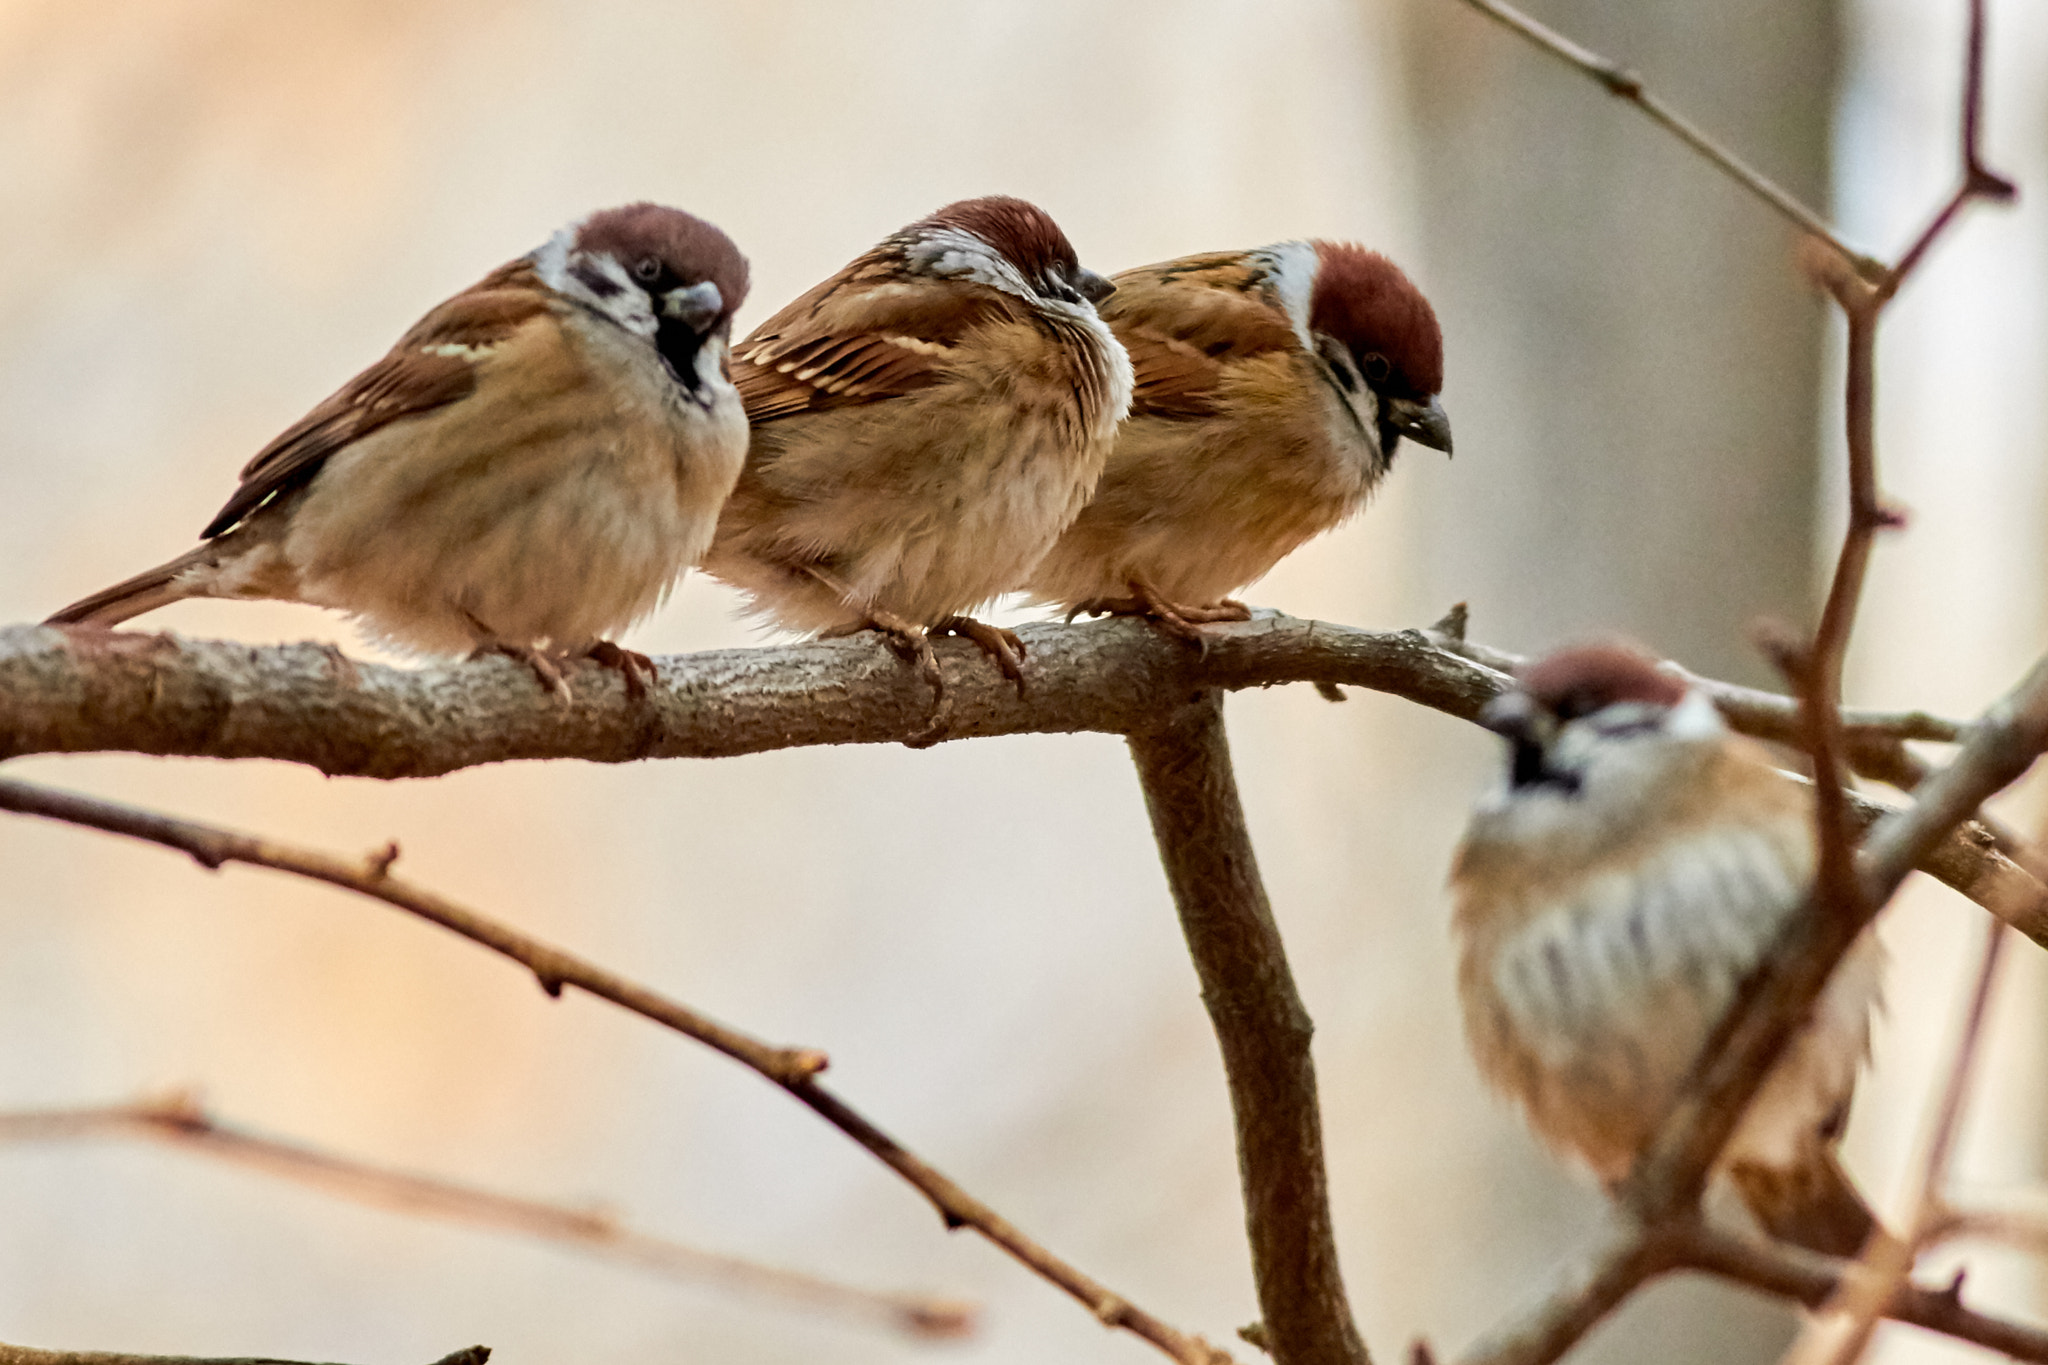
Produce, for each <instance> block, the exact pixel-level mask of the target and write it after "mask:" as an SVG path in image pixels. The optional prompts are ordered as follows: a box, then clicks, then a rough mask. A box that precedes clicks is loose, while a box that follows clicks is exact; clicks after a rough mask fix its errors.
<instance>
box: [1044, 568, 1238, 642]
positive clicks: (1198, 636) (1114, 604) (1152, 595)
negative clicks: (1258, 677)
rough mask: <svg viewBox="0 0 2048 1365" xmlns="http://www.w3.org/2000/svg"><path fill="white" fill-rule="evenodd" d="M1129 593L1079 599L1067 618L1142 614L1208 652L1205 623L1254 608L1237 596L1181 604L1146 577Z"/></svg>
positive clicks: (1234, 617) (1136, 580)
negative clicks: (1197, 603) (1163, 592)
mask: <svg viewBox="0 0 2048 1365" xmlns="http://www.w3.org/2000/svg"><path fill="white" fill-rule="evenodd" d="M1130 589H1131V595H1130V596H1129V597H1093V598H1090V599H1089V600H1088V601H1086V602H1081V603H1078V604H1077V605H1076V606H1075V607H1074V608H1073V609H1072V610H1071V611H1069V612H1068V613H1067V619H1068V620H1069V621H1071V620H1073V619H1074V618H1075V617H1076V616H1143V617H1146V618H1148V619H1150V620H1153V621H1157V622H1158V623H1159V627H1160V629H1161V630H1164V631H1165V632H1166V633H1167V634H1168V635H1171V636H1173V637H1174V638H1175V639H1178V640H1185V641H1187V642H1188V643H1189V644H1191V645H1193V646H1195V647H1196V648H1197V649H1199V650H1201V652H1202V653H1203V654H1207V653H1208V652H1209V637H1208V636H1207V635H1206V634H1204V633H1203V631H1202V627H1203V626H1204V625H1207V624H1209V623H1210V622H1212V621H1249V620H1251V619H1252V609H1251V608H1250V607H1248V606H1246V605H1245V604H1244V603H1242V602H1239V601H1237V600H1235V599H1234V598H1229V597H1226V598H1223V599H1222V600H1221V601H1219V602H1217V603H1215V604H1214V605H1212V606H1206V607H1202V606H1192V605H1186V606H1184V605H1182V604H1180V603H1178V602H1169V601H1167V600H1166V598H1165V597H1164V596H1162V595H1161V594H1160V593H1159V591H1158V590H1157V589H1156V588H1154V587H1153V586H1152V585H1151V584H1150V583H1149V582H1147V581H1146V580H1145V579H1143V578H1133V579H1131V581H1130Z"/></svg>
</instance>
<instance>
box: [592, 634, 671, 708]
mask: <svg viewBox="0 0 2048 1365" xmlns="http://www.w3.org/2000/svg"><path fill="white" fill-rule="evenodd" d="M583 657H584V658H586V659H588V660H590V661H591V662H592V663H594V664H596V665H597V666H598V667H599V668H614V669H617V670H618V672H619V676H620V678H622V679H623V680H624V681H625V684H626V699H627V700H628V701H645V700H646V699H647V688H648V686H649V685H650V684H652V683H653V682H654V681H655V672H654V660H652V659H650V658H648V657H647V656H646V655H645V654H642V653H641V652H640V651H639V650H637V649H621V648H620V647H619V646H617V645H615V644H613V643H612V642H611V641H610V640H599V641H598V642H597V643H595V644H593V645H592V646H591V647H590V648H589V649H586V650H584V651H583Z"/></svg>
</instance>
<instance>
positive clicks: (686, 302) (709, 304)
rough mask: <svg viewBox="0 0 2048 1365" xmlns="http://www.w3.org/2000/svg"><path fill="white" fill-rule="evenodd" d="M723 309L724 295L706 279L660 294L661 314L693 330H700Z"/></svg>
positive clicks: (705, 327)
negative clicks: (702, 281) (684, 287)
mask: <svg viewBox="0 0 2048 1365" xmlns="http://www.w3.org/2000/svg"><path fill="white" fill-rule="evenodd" d="M724 311H725V296H724V295H722V294H720V293H719V292H718V286H717V285H715V284H713V283H712V282H711V281H709V280H706V281H704V283H702V284H693V285H691V286H690V287H689V288H687V289H671V290H669V291H668V292H667V293H666V294H663V295H662V296H661V315H662V316H663V317H665V318H674V319H675V320H676V321H677V322H680V323H682V324H683V326H685V327H687V328H689V329H690V330H691V331H693V332H702V331H704V330H705V329H707V328H708V327H710V326H711V324H712V322H713V321H714V320H715V319H716V318H717V317H718V315H719V314H720V313H722V312H724Z"/></svg>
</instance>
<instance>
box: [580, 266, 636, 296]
mask: <svg viewBox="0 0 2048 1365" xmlns="http://www.w3.org/2000/svg"><path fill="white" fill-rule="evenodd" d="M569 273H570V274H571V275H574V276H575V277H576V279H577V280H578V281H579V282H580V283H581V284H582V285H583V287H584V288H585V289H588V290H589V291H590V292H591V293H592V294H595V295H596V296H597V297H598V298H601V299H609V298H616V297H617V296H618V295H620V294H623V293H625V292H626V291H625V287H624V286H623V285H621V284H620V283H619V282H618V281H617V280H615V279H613V278H612V277H611V276H609V275H607V274H605V273H604V272H603V271H602V270H599V269H597V268H596V267H595V266H590V265H572V266H570V267H569Z"/></svg>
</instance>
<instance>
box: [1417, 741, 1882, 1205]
mask: <svg viewBox="0 0 2048 1365" xmlns="http://www.w3.org/2000/svg"><path fill="white" fill-rule="evenodd" d="M1693 758H1694V759H1695V760H1697V763H1696V766H1695V765H1694V764H1687V765H1684V766H1683V768H1679V769H1674V770H1673V771H1672V772H1670V773H1669V774H1667V776H1668V778H1669V779H1670V781H1671V782H1672V784H1673V785H1674V786H1679V785H1682V786H1683V789H1684V790H1683V793H1682V794H1681V795H1676V796H1673V795H1671V794H1670V793H1668V792H1666V793H1660V792H1656V791H1638V792H1633V793H1618V794H1617V795H1618V796H1624V797H1625V798H1626V799H1627V800H1628V802H1629V805H1628V808H1627V809H1626V811H1623V810H1621V809H1619V808H1617V809H1616V810H1613V811H1610V812H1609V814H1610V815H1612V816H1613V818H1612V819H1610V820H1609V821H1607V822H1606V823H1605V825H1604V827H1599V828H1595V829H1591V830H1590V831H1589V833H1588V836H1587V838H1586V839H1585V840H1584V841H1583V842H1582V843H1581V846H1580V847H1579V848H1577V849H1576V850H1572V851H1571V852H1570V853H1568V854H1565V847H1564V841H1560V840H1557V839H1555V838H1535V837H1532V838H1530V839H1528V840H1527V841H1521V840H1517V839H1514V838H1506V839H1490V838H1488V837H1487V832H1485V831H1482V830H1480V828H1479V825H1478V823H1477V822H1475V836H1470V837H1468V844H1467V846H1466V849H1465V852H1464V854H1463V856H1462V857H1461V860H1460V864H1459V866H1458V868H1457V869H1456V871H1455V872H1454V875H1453V886H1454V890H1455V892H1456V894H1457V898H1458V903H1457V912H1456V920H1457V925H1458V928H1459V932H1460V939H1461V943H1460V947H1461V956H1460V962H1459V984H1460V994H1461V997H1462V1000H1463V1004H1464V1007H1465V1017H1466V1028H1467V1031H1468V1033H1469V1035H1470V1037H1471V1040H1472V1044H1473V1051H1474V1054H1475V1056H1476V1057H1477V1058H1478V1059H1479V1062H1480V1066H1481V1070H1482V1071H1483V1072H1484V1073H1485V1074H1486V1077H1487V1079H1488V1080H1489V1081H1490V1082H1491V1083H1492V1084H1494V1085H1495V1086H1496V1087H1498V1088H1499V1089H1501V1090H1502V1091H1504V1092H1505V1093H1507V1094H1509V1095H1511V1096H1512V1097H1514V1098H1515V1099H1516V1100H1517V1101H1519V1102H1520V1103H1521V1104H1522V1105H1523V1107H1524V1108H1525V1109H1526V1110H1527V1112H1528V1115H1529V1119H1530V1123H1531V1125H1532V1126H1533V1127H1534V1128H1535V1130H1536V1131H1537V1133H1538V1134H1539V1135H1540V1136H1542V1137H1543V1138H1544V1139H1545V1140H1546V1141H1547V1142H1549V1143H1550V1144H1551V1145H1552V1146H1554V1147H1556V1148H1558V1149H1560V1150H1562V1151H1565V1152H1568V1153H1571V1154H1573V1155H1575V1156H1577V1157H1578V1158H1579V1159H1581V1160H1583V1161H1584V1162H1585V1163H1586V1164H1587V1165H1588V1166H1589V1167H1591V1168H1592V1170H1593V1172H1594V1174H1595V1175H1596V1176H1598V1177H1599V1178H1600V1179H1601V1180H1602V1181H1603V1182H1606V1183H1613V1182H1615V1181H1618V1180H1620V1179H1621V1178H1622V1177H1624V1176H1625V1175H1626V1174H1627V1173H1628V1170H1629V1167H1630V1165H1631V1164H1632V1163H1633V1161H1634V1159H1635V1157H1636V1155H1637V1153H1638V1152H1639V1151H1640V1150H1641V1149H1642V1147H1643V1146H1644V1145H1645V1144H1646V1143H1647V1142H1648V1141H1649V1139H1650V1138H1651V1136H1653V1134H1654V1133H1655V1131H1656V1128H1657V1126H1658V1124H1659V1123H1660V1122H1661V1121H1662V1119H1663V1118H1664V1116H1665V1115H1666V1114H1667V1113H1668V1112H1669V1111H1670V1108H1671V1106H1672V1104H1673V1103H1674V1102H1675V1100H1676V1097H1677V1094H1678V1091H1679V1088H1680V1086H1681V1085H1682V1083H1683V1082H1684V1079H1685V1077H1686V1076H1687V1074H1688V1073H1689V1072H1690V1070H1691V1068H1692V1066H1693V1064H1694V1061H1695V1060H1696V1058H1697V1056H1698V1053H1699V1050H1700V1048H1701V1047H1702V1046H1703V1045H1704V1044H1705V1041H1706V1039H1707V1037H1708V1034H1709V1033H1710V1031H1711V1030H1712V1029H1713V1027H1714V1026H1715V1024H1716V1022H1717V1021H1718V1020H1719V1018H1720V1015H1721V1013H1722V1011H1723V1010H1725V1008H1726V1007H1727V1004H1728V1002H1729V1001H1730V1000H1731V999H1732V998H1733V995H1734V992H1735V990H1736V988H1737V986H1738V985H1739V983H1740V982H1741V980H1742V979H1743V977H1744V976H1745V975H1746V974H1747V973H1748V972H1749V971H1750V970H1751V969H1752V968H1753V967H1755V965H1756V964H1757V963H1758V962H1759V961H1760V960H1761V955H1762V953H1763V951H1764V950H1765V949H1766V948H1767V947H1768V946H1769V944H1770V943H1771V942H1772V941H1773V940H1774V939H1775V937H1776V933H1777V930H1778V929H1779V928H1780V927H1781V926H1782V925H1783V924H1784V923H1785V922H1786V920H1787V918H1788V917H1789V916H1790V915H1791V914H1792V912H1793V911H1794V910H1795V909H1796V908H1797V906H1798V905H1799V904H1800V901H1801V898H1802V897H1803V895H1804V894H1805V890H1806V887H1807V884H1808V880H1809V878H1810V876H1811V870H1812V866H1813V851H1812V837H1813V836H1812V825H1811V816H1810V805H1809V798H1808V796H1807V794H1806V792H1805V791H1804V790H1803V789H1801V788H1800V787H1798V786H1797V785H1796V784H1795V783H1793V782H1792V781H1791V779H1789V778H1788V777H1786V776H1785V775H1783V774H1780V773H1777V772H1775V771H1772V770H1771V769H1770V768H1769V767H1768V765H1767V764H1766V763H1765V762H1764V761H1763V760H1762V758H1761V757H1760V755H1759V752H1758V751H1756V750H1754V749H1753V748H1752V746H1749V745H1748V744H1747V743H1745V742H1742V741H1725V742H1724V743H1723V744H1722V745H1719V746H1714V747H1713V748H1712V749H1711V750H1701V751H1695V753H1694V754H1693ZM1646 812H1658V813H1659V814H1660V815H1661V817H1662V818H1659V819H1657V820H1656V823H1655V825H1654V826H1653V827H1649V828H1644V827H1643V826H1644V823H1645V821H1646V819H1647V818H1649V817H1647V816H1646V814H1645V813H1646ZM1591 823H1592V824H1593V825H1595V826H1599V825H1600V822H1599V821H1598V820H1597V819H1595V820H1593V821H1592V822H1591ZM1529 832H1530V833H1531V834H1532V835H1533V834H1534V831H1533V830H1531V831H1529ZM1553 833H1554V831H1553ZM1539 850H1540V853H1539ZM1560 854H1564V856H1557V855H1560ZM1579 858H1584V859H1585V862H1584V864H1582V865H1580V866H1578V867H1576V868H1574V867H1573V866H1571V864H1572V863H1574V862H1576V861H1577V860H1578V859H1579ZM1538 907H1541V909H1538ZM1532 914H1534V915H1536V918H1533V919H1531V918H1530V917H1531V915H1532ZM1881 966H1882V955H1881V950H1880V949H1879V947H1878V944H1877V941H1876V938H1875V936H1874V935H1872V934H1868V933H1866V934H1865V935H1864V937H1863V938H1862V939H1861V940H1859V941H1858V943H1857V944H1856V946H1855V947H1854V948H1853V949H1852V950H1851V952H1850V954H1849V956H1848V957H1847V958H1846V959H1845V960H1844V961H1843V963H1842V965H1841V966H1840V967H1839V968H1838V969H1837V971H1836V973H1835V975H1834V977H1833V978H1832V979H1831V980H1830V981H1829V983H1828V986H1827V988H1826V991H1825V993H1824V994H1823V996H1822V998H1821V1001H1820V1002H1819V1004H1818V1006H1817V1007H1816V1010H1815V1014H1814V1019H1813V1023H1812V1025H1811V1026H1810V1027H1808V1028H1807V1029H1806V1030H1805V1031H1804V1032H1803V1033H1801V1034H1800V1035H1799V1037H1798V1038H1797V1039H1796V1040H1795V1041H1794V1042H1793V1044H1792V1045H1791V1046H1790V1048H1788V1050H1787V1051H1786V1053H1785V1054H1784V1056H1783V1057H1782V1058H1781V1060H1780V1061H1779V1064H1778V1066H1777V1067H1776V1068H1775V1070H1774V1071H1773V1072H1772V1074H1771V1075H1770V1077H1769V1078H1768V1079H1767V1080H1766V1083H1765V1085H1764V1088H1763V1089H1762V1090H1761V1091H1760V1092H1759V1094H1758V1096H1757V1098H1756V1100H1755V1102H1754V1103H1753V1104H1752V1106H1751V1108H1750V1111H1749V1113H1748V1114H1747V1115H1746V1116H1745V1117H1744V1119H1743V1121H1742V1124H1741V1125H1740V1127H1739V1128H1738V1129H1737V1131H1736V1133H1735V1135H1734V1137H1733V1138H1732V1139H1731V1140H1730V1142H1729V1144H1728V1147H1727V1148H1726V1149H1725V1150H1724V1152H1723V1155H1722V1165H1723V1166H1724V1167H1726V1166H1732V1165H1735V1164H1738V1163H1754V1164H1758V1165H1762V1166H1765V1167H1768V1168H1771V1169H1776V1170H1785V1169H1791V1168H1795V1167H1798V1166H1800V1165H1802V1164H1804V1163H1805V1162H1807V1161H1810V1160H1812V1159H1813V1158H1814V1156H1815V1154H1816V1153H1817V1151H1818V1150H1819V1147H1820V1144H1821V1137H1820V1133H1821V1130H1822V1128H1823V1126H1824V1125H1825V1124H1826V1123H1827V1122H1828V1120H1829V1119H1830V1117H1831V1116H1832V1115H1834V1114H1835V1113H1836V1112H1837V1110H1838V1109H1839V1108H1840V1106H1842V1105H1843V1104H1845V1103H1846V1101H1847V1099H1848V1097H1849V1094H1850V1091H1851V1088H1852V1087H1853V1085H1854V1082H1855V1078H1856V1072H1857V1069H1858V1068H1859V1067H1860V1065H1861V1064H1862V1061H1863V1058H1864V1056H1865V1053H1866V1051H1867V1048H1868V1043H1869V1021H1870V1012H1871V1009H1872V1007H1873V1006H1874V1005H1875V1003H1876V1001H1877V998H1878V992H1879V984H1880V983H1879V976H1880V971H1881Z"/></svg>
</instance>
